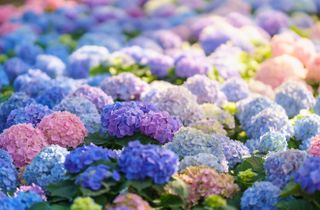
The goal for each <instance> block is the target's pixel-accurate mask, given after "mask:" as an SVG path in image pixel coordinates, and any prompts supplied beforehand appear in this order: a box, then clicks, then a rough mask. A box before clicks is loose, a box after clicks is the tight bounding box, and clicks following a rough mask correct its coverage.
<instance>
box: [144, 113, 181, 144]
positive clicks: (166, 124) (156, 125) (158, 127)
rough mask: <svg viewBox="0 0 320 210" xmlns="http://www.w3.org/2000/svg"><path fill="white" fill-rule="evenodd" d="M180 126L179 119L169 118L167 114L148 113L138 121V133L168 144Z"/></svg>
mask: <svg viewBox="0 0 320 210" xmlns="http://www.w3.org/2000/svg"><path fill="white" fill-rule="evenodd" d="M181 126H182V124H181V122H180V120H179V119H177V118H175V117H171V116H170V115H169V113H168V112H153V111H151V112H149V113H147V114H145V115H144V116H143V117H142V118H141V121H140V131H141V132H142V133H143V134H145V135H147V136H151V137H152V138H154V139H156V140H157V141H159V142H160V143H161V144H165V143H167V142H170V141H171V140H172V138H173V136H174V134H175V133H176V132H177V131H178V130H179V129H180V127H181Z"/></svg>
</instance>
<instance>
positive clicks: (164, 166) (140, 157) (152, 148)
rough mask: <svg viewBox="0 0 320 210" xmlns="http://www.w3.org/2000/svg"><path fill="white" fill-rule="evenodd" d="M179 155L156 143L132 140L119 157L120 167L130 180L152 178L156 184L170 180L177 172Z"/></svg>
mask: <svg viewBox="0 0 320 210" xmlns="http://www.w3.org/2000/svg"><path fill="white" fill-rule="evenodd" d="M178 166H179V159H178V156H177V155H176V154H175V153H173V152H171V151H170V150H167V149H164V148H162V147H160V146H156V145H150V144H148V145H142V144H141V143H140V142H139V141H132V142H130V143H129V145H128V147H126V148H125V149H124V150H123V151H122V153H121V155H120V157H119V167H120V169H121V171H122V172H123V173H124V174H125V175H126V178H127V179H129V180H144V179H146V178H151V179H152V181H153V182H154V183H155V184H164V183H166V182H168V181H169V180H170V178H171V176H172V175H173V174H174V173H175V172H177V170H178Z"/></svg>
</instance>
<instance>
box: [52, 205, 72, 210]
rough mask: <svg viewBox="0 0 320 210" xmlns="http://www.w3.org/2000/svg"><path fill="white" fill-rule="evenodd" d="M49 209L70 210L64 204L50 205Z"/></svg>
mask: <svg viewBox="0 0 320 210" xmlns="http://www.w3.org/2000/svg"><path fill="white" fill-rule="evenodd" d="M50 209H51V210H70V207H69V206H64V205H52V206H51V208H50Z"/></svg>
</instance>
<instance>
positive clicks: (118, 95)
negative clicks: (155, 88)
mask: <svg viewBox="0 0 320 210" xmlns="http://www.w3.org/2000/svg"><path fill="white" fill-rule="evenodd" d="M147 86H148V84H147V83H146V82H144V81H143V80H141V79H140V78H139V77H136V76H135V75H134V74H132V73H121V74H119V75H117V76H112V77H108V78H106V79H105V80H104V81H103V82H102V83H101V89H102V90H103V91H104V92H105V93H106V94H108V95H109V96H111V97H112V98H113V99H114V100H116V99H120V100H125V101H127V100H135V99H139V98H140V95H141V93H142V92H143V91H144V90H145V89H146V88H147Z"/></svg>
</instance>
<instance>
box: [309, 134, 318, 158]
mask: <svg viewBox="0 0 320 210" xmlns="http://www.w3.org/2000/svg"><path fill="white" fill-rule="evenodd" d="M319 137H320V136H319V135H317V136H315V137H313V138H312V140H311V144H310V146H309V148H308V154H310V155H312V156H317V157H319V156H320V138H319Z"/></svg>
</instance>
